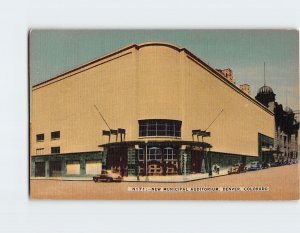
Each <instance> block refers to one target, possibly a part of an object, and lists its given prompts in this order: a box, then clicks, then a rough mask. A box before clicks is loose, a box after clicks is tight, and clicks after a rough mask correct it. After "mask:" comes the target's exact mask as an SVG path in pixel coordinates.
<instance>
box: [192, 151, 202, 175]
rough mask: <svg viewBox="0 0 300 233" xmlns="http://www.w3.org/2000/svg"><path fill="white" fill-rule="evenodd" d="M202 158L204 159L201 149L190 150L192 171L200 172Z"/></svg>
mask: <svg viewBox="0 0 300 233" xmlns="http://www.w3.org/2000/svg"><path fill="white" fill-rule="evenodd" d="M203 159H204V152H203V151H202V150H192V158H191V166H192V173H200V172H201V168H202V162H203Z"/></svg>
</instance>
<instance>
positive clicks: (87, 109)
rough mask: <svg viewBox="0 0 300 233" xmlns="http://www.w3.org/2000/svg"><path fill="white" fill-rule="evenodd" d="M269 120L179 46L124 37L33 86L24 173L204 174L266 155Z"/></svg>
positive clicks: (271, 127) (271, 126)
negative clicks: (117, 45)
mask: <svg viewBox="0 0 300 233" xmlns="http://www.w3.org/2000/svg"><path fill="white" fill-rule="evenodd" d="M274 127H275V125H274V114H273V112H272V111H270V110H269V109H268V108H267V107H265V106H264V105H263V104H261V103H259V102H258V101H257V100H255V99H253V98H251V97H250V96H249V95H247V94H246V93H245V92H243V91H241V89H240V88H238V87H237V86H236V85H235V84H234V83H232V82H230V81H228V79H226V77H225V76H224V75H223V74H222V73H220V72H219V71H217V70H216V69H214V68H212V67H210V66H209V65H208V64H206V63H204V62H203V61H202V60H201V59H199V58H198V57H196V56H195V55H194V54H192V53H191V52H190V51H188V50H187V49H185V48H179V47H177V46H174V45H171V44H166V43H144V44H133V45H130V46H128V47H125V48H122V49H120V50H118V51H115V52H113V53H110V54H108V55H105V56H103V57H100V58H98V59H96V60H93V61H91V62H89V63H87V64H84V65H81V66H79V67H76V68H74V69H72V70H70V71H67V72H65V73H63V74H61V75H58V76H56V77H54V78H52V79H49V80H47V81H45V82H43V83H40V84H38V85H35V86H33V87H32V105H31V143H30V145H31V146H30V147H31V149H30V150H31V156H30V158H31V176H33V177H38V176H39V177H40V176H41V177H43V176H45V177H49V176H50V177H51V176H63V177H65V176H92V175H94V174H97V173H99V172H100V171H101V169H102V170H103V169H106V170H112V171H113V172H117V173H120V174H121V175H122V176H145V175H149V176H151V175H161V176H163V175H171V174H172V175H182V174H183V173H186V174H192V173H201V172H202V173H203V172H204V173H206V172H207V173H211V167H212V165H213V164H218V165H220V166H221V167H224V168H225V167H228V166H230V165H232V164H234V163H237V162H242V163H248V162H249V161H254V160H262V159H263V158H267V157H268V151H270V148H271V147H272V145H273V138H274V132H275V129H274Z"/></svg>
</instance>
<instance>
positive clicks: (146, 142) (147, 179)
mask: <svg viewBox="0 0 300 233" xmlns="http://www.w3.org/2000/svg"><path fill="white" fill-rule="evenodd" d="M147 144H148V141H147V140H146V141H145V148H146V170H145V171H146V179H145V180H146V181H149V177H148V145H147Z"/></svg>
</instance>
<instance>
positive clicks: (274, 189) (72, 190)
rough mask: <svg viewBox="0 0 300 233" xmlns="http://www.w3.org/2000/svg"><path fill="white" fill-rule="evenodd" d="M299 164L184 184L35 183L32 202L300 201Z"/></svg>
mask: <svg viewBox="0 0 300 233" xmlns="http://www.w3.org/2000/svg"><path fill="white" fill-rule="evenodd" d="M299 167H300V166H299V164H298V165H287V166H282V167H272V168H268V169H265V170H260V171H254V172H247V173H243V174H237V175H227V176H222V177H216V178H210V179H203V180H197V181H191V182H184V183H157V182H122V183H94V182H93V181H60V180H31V181H30V195H31V198H32V199H63V200H67V199H70V200H80V199H90V200H93V199H99V200H101V199H107V200H147V199H150V200H251V199H252V200H253V199H254V200H284V199H293V200H294V199H299V172H298V171H299ZM128 187H134V188H147V187H153V188H161V187H166V188H171V189H172V188H173V189H174V188H182V189H184V188H197V189H199V188H209V187H211V188H213V187H223V188H227V189H226V190H231V188H232V189H235V188H236V187H269V191H247V192H241V191H231V192H179V191H178V192H177V191H174V192H142V191H141V192H139V191H138V192H130V191H128Z"/></svg>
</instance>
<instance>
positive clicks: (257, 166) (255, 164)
mask: <svg viewBox="0 0 300 233" xmlns="http://www.w3.org/2000/svg"><path fill="white" fill-rule="evenodd" d="M262 168H263V167H262V164H261V163H260V162H258V161H254V162H251V164H250V166H249V167H248V171H257V170H261V169H262Z"/></svg>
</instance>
